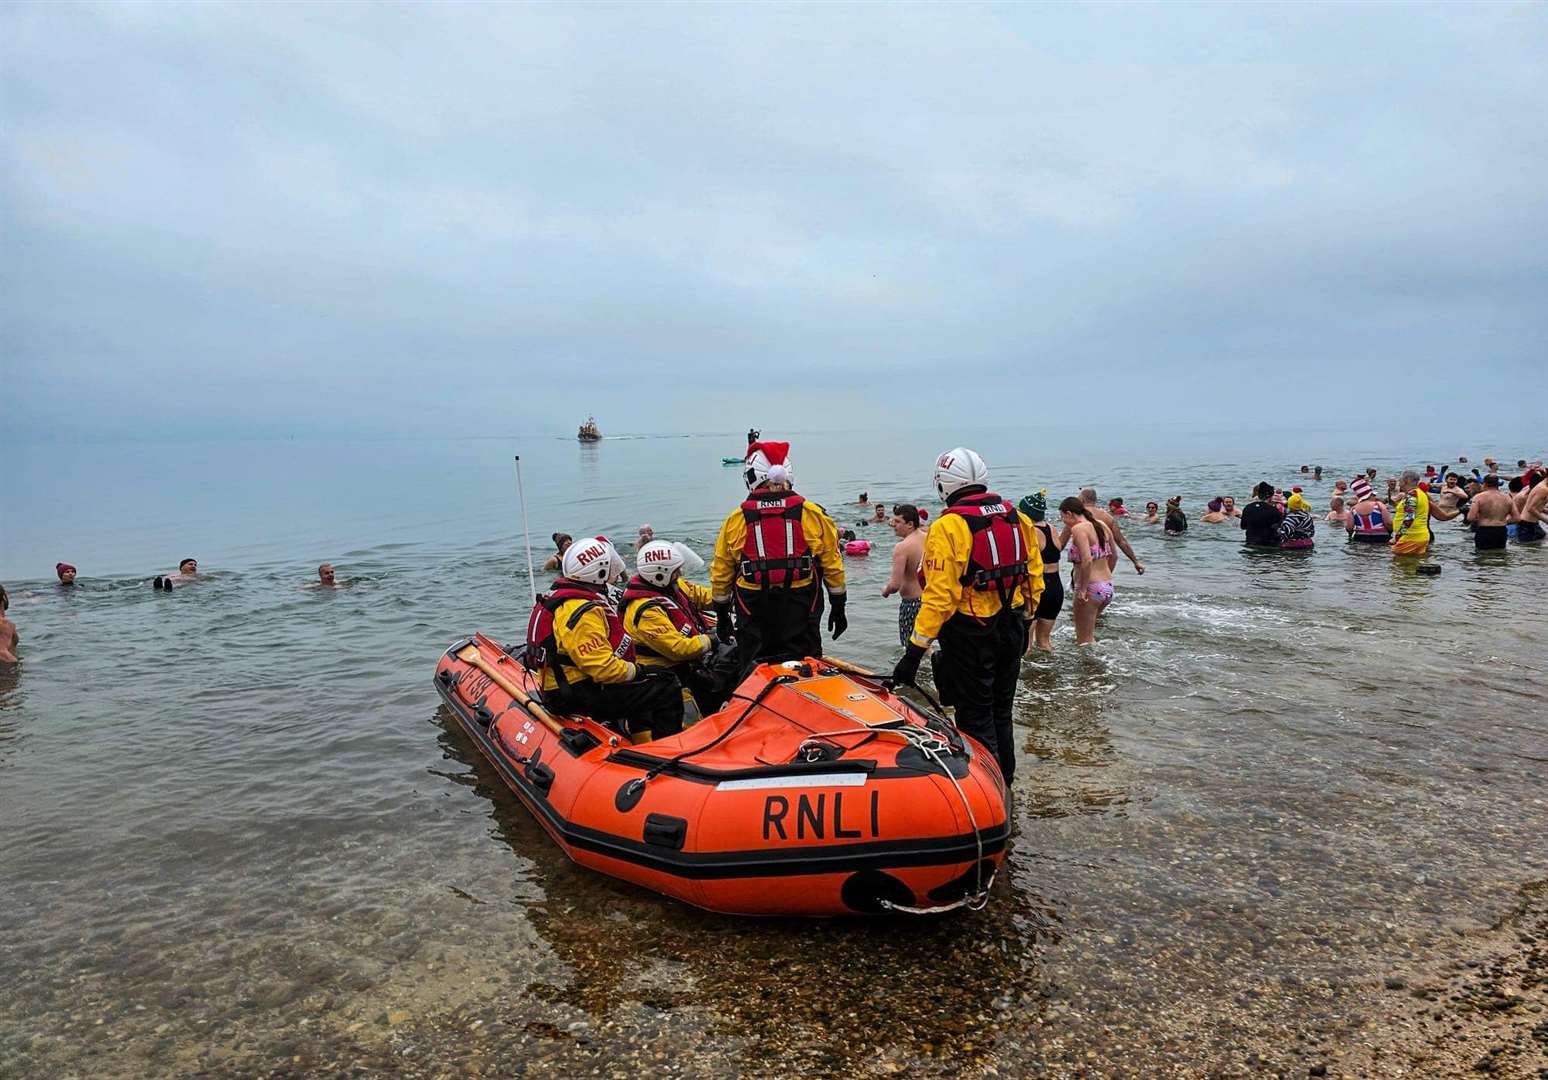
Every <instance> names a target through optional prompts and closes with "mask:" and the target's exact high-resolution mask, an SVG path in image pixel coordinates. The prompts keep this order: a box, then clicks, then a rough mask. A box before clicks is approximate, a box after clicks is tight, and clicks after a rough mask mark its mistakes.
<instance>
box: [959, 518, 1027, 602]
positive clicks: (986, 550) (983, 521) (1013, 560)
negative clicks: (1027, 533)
mask: <svg viewBox="0 0 1548 1080" xmlns="http://www.w3.org/2000/svg"><path fill="white" fill-rule="evenodd" d="M945 513H948V514H956V515H957V516H958V517H960V518H961V519H962V520H963V521H965V522H967V527H968V533H969V534H970V535H971V537H972V540H973V547H972V549H971V551H970V552H969V554H968V562H967V568H966V570H965V571H964V572H963V574H962V584H963V585H964V586H965V587H967V588H970V589H973V590H974V591H976V592H991V591H992V592H997V593H999V594H1000V599H1001V600H1005V601H1008V600H1009V598H1010V596H1011V595H1012V594H1013V593H1014V592H1015V591H1016V589H1017V588H1018V587H1019V586H1020V585H1021V583H1022V582H1024V581H1026V580H1027V546H1026V544H1025V543H1024V541H1023V537H1022V535H1021V521H1020V518H1019V515H1018V514H1017V513H1016V509H1015V508H1014V507H1013V506H1011V505H1010V504H1009V503H1007V502H1005V501H1004V500H1003V499H1001V498H1000V497H999V496H998V495H995V494H993V493H991V492H985V493H984V494H982V495H968V496H966V497H965V498H963V499H961V500H960V501H958V502H955V503H953V504H952V505H950V506H948V507H947V508H946V510H945Z"/></svg>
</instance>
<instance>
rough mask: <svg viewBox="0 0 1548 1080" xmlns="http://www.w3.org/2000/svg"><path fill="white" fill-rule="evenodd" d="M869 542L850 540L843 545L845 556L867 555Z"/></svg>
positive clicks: (869, 549) (869, 548)
mask: <svg viewBox="0 0 1548 1080" xmlns="http://www.w3.org/2000/svg"><path fill="white" fill-rule="evenodd" d="M870 553H871V542H870V541H869V540H850V541H849V542H847V543H846V544H845V545H844V554H846V555H869V554H870Z"/></svg>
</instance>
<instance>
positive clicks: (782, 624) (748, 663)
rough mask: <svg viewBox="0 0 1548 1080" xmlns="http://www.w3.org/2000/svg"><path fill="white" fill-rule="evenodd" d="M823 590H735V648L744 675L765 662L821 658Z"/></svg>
mask: <svg viewBox="0 0 1548 1080" xmlns="http://www.w3.org/2000/svg"><path fill="white" fill-rule="evenodd" d="M821 627H822V589H821V588H819V587H818V585H817V582H816V581H813V582H812V583H811V584H810V585H806V586H804V587H802V588H799V589H786V588H781V587H779V586H774V587H773V588H768V589H743V588H741V587H740V586H738V587H737V589H736V647H737V656H738V658H739V659H740V660H741V662H742V672H743V674H744V675H745V674H746V673H747V672H749V671H751V670H752V669H753V667H754V666H755V665H757V664H759V663H761V662H763V661H771V662H773V663H779V662H780V661H783V660H800V659H801V658H802V657H805V656H821V655H822V630H821Z"/></svg>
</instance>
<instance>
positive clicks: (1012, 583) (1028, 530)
mask: <svg viewBox="0 0 1548 1080" xmlns="http://www.w3.org/2000/svg"><path fill="white" fill-rule="evenodd" d="M988 484H989V469H988V467H987V466H986V465H985V464H984V460H983V458H981V457H979V456H978V455H977V454H976V453H974V452H973V451H971V450H968V449H965V448H963V447H960V446H959V447H957V448H956V449H955V450H949V451H947V452H946V453H944V454H942V455H941V456H940V458H938V459H937V460H936V463H935V490H936V492H937V493H938V494H939V495H940V497H941V499H942V500H943V501H944V502H945V503H946V509H945V511H944V512H942V514H941V517H940V520H939V521H937V522H936V523H935V524H934V525H932V526H931V527H930V531H929V533H928V534H927V535H926V536H925V553H924V574H925V588H924V596H923V597H922V598H921V605H920V608H919V615H918V616H917V617H916V618H915V620H914V635H913V637H911V638H910V639H909V642H908V647H907V649H906V651H905V652H904V653H903V659H902V660H899V661H898V666H897V668H896V669H895V670H894V671H893V673H892V678H893V681H894V682H897V683H905V684H906V683H912V682H913V681H914V677H915V676H916V675H917V674H918V673H919V662H920V661H921V660H923V659H924V655H925V652H926V651H927V650H928V649H929V648H930V642H931V641H938V642H939V643H940V646H941V651H940V655H939V656H937V657H936V659H935V685H936V688H937V689H938V690H939V691H940V693H941V701H942V702H943V703H944V704H947V705H955V706H956V709H957V726H958V727H959V728H961V729H962V730H963V731H965V732H967V733H968V734H969V735H971V736H973V738H975V739H977V740H978V741H979V742H981V743H982V744H983V745H984V746H985V747H986V748H987V749H988V750H989V751H990V752H991V753H993V754H994V756H995V759H996V760H997V761H998V762H999V763H1000V773H1001V775H1002V776H1004V777H1005V783H1006V784H1007V785H1008V784H1010V782H1011V778H1012V776H1013V775H1014V774H1015V771H1016V743H1015V733H1014V731H1013V729H1012V726H1011V711H1012V707H1013V706H1014V705H1015V701H1016V680H1017V678H1018V676H1019V675H1020V674H1021V654H1022V653H1023V652H1025V651H1026V648H1027V637H1028V627H1029V626H1030V624H1031V620H1032V618H1033V616H1034V614H1035V613H1036V611H1037V606H1038V601H1039V599H1040V598H1041V597H1042V593H1043V584H1044V583H1043V557H1042V554H1041V553H1040V552H1039V550H1038V549H1039V544H1038V540H1037V537H1036V536H1035V534H1034V532H1033V529H1032V523H1031V521H1029V520H1028V519H1027V518H1026V516H1025V515H1024V514H1022V513H1021V512H1020V511H1018V510H1017V509H1016V508H1015V507H1013V506H1011V505H1010V504H1008V503H1006V502H1005V501H1004V500H1002V499H1001V498H1000V497H999V496H998V495H996V494H994V493H992V492H990V491H989V488H988Z"/></svg>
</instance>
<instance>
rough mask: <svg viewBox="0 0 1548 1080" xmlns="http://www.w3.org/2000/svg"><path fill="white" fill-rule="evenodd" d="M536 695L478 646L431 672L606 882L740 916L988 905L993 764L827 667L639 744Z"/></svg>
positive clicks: (761, 684)
mask: <svg viewBox="0 0 1548 1080" xmlns="http://www.w3.org/2000/svg"><path fill="white" fill-rule="evenodd" d="M473 649H476V653H474V652H469V651H467V650H473ZM459 654H461V655H462V656H464V657H468V659H461V658H459ZM475 656H476V657H477V659H478V660H479V661H480V663H481V664H482V666H483V667H487V668H488V669H489V670H490V671H493V672H495V676H492V675H491V674H489V673H487V672H486V671H485V670H482V669H481V666H480V664H475V663H473V662H472V658H473V657H475ZM496 676H498V677H496ZM502 683H503V684H505V685H506V686H510V687H512V688H514V689H517V690H519V691H520V693H519V694H517V695H513V694H510V693H508V692H507V690H506V689H504V688H502V685H501V684H502ZM537 686H538V682H537V680H536V679H535V678H534V676H533V674H532V672H530V671H529V670H528V669H527V668H526V667H525V665H523V663H522V662H521V661H520V660H519V659H518V658H517V657H515V656H512V655H510V654H509V653H508V652H507V651H506V650H504V649H502V648H500V646H499V645H497V644H496V643H495V642H493V641H491V640H490V639H489V638H486V637H484V636H483V635H481V634H480V635H476V636H475V637H474V638H472V639H471V640H464V641H459V642H458V643H457V644H456V645H454V646H453V647H452V648H451V649H449V650H447V652H446V654H445V655H444V656H442V657H441V661H440V664H439V665H438V666H437V668H436V674H435V687H436V690H437V691H438V692H439V693H440V695H441V697H442V698H443V699H444V700H445V702H446V704H447V706H448V707H449V708H450V710H451V712H452V713H453V715H454V716H455V717H456V719H457V723H458V725H459V726H460V728H461V729H462V731H463V732H464V733H466V735H467V737H468V738H469V739H471V740H472V742H473V743H474V745H475V746H477V747H478V750H479V752H480V753H481V754H483V755H484V757H486V758H488V759H489V761H490V762H491V763H492V764H493V765H494V767H495V768H496V769H497V770H498V771H499V773H500V776H501V777H502V779H504V781H505V783H506V784H507V786H509V787H510V789H511V790H512V791H513V792H514V793H515V794H516V796H517V798H518V799H519V800H520V801H521V803H522V805H523V806H525V807H526V808H527V810H528V811H529V812H530V813H531V814H532V816H533V817H534V818H536V819H537V821H538V823H539V824H540V825H541V826H542V827H543V829H544V831H546V832H547V833H548V835H549V836H550V837H551V838H552V839H553V841H554V842H555V843H556V844H558V845H559V847H560V849H561V850H562V851H564V853H565V854H566V855H568V856H569V857H570V858H571V859H573V860H574V861H575V862H576V863H579V864H580V865H582V866H586V867H589V868H591V869H593V870H597V871H599V872H601V873H604V874H610V875H612V876H613V877H617V878H622V879H623V880H625V881H631V882H634V883H635V884H638V885H642V886H644V887H645V888H648V889H654V890H655V891H657V892H660V893H664V894H666V895H667V896H672V897H676V898H677V899H679V900H683V901H685V902H687V903H690V904H694V905H696V906H698V907H702V908H707V909H709V910H711V911H719V912H725V913H728V914H734V915H797V916H828V915H854V914H880V913H883V912H899V911H901V912H908V913H913V914H933V913H937V912H941V911H948V910H952V909H954V908H960V907H964V906H970V905H971V906H978V905H980V904H982V902H983V901H984V899H985V897H986V896H987V892H988V886H989V884H990V883H991V882H992V880H993V877H994V873H995V871H996V870H997V869H998V868H999V866H1000V864H1001V863H1002V862H1003V860H1004V858H1005V843H1006V838H1007V836H1008V835H1009V823H1008V821H1007V819H1006V812H1005V785H1004V782H1003V780H1002V779H1001V777H1000V772H999V768H998V766H997V765H996V763H995V760H994V755H993V754H990V753H989V752H987V751H986V750H984V748H983V747H982V746H980V745H979V744H978V743H976V742H975V741H973V739H971V738H970V737H968V736H965V735H963V734H961V733H960V732H958V731H957V730H956V729H955V728H954V727H952V726H951V725H949V724H947V723H946V722H945V721H943V720H941V719H939V718H937V717H935V716H932V715H930V714H927V713H925V712H923V711H921V710H920V709H918V708H917V707H915V706H914V705H912V704H911V703H909V702H907V701H904V700H903V699H901V698H899V697H897V696H896V695H894V694H892V693H891V692H890V691H888V690H886V689H884V688H883V687H882V686H881V684H880V683H877V682H873V681H871V680H870V679H869V678H868V677H866V676H864V675H863V674H862V673H859V672H855V671H853V670H851V669H847V668H841V667H839V666H835V665H834V663H833V662H830V661H827V660H816V659H810V658H808V659H806V660H802V661H799V662H791V663H787V664H777V665H776V664H761V665H759V666H758V667H757V668H756V669H754V671H753V672H752V674H751V675H749V676H748V677H747V678H746V680H745V681H743V683H742V684H741V686H740V687H739V688H738V690H737V696H736V697H734V698H733V699H732V701H731V704H730V705H728V706H727V707H726V708H725V709H723V710H721V711H720V712H718V713H715V714H714V715H712V716H710V717H708V718H706V719H704V720H702V721H700V722H699V723H698V724H695V725H694V726H693V727H691V728H689V729H688V730H687V731H685V732H683V733H682V734H681V735H674V736H671V737H670V738H664V739H657V740H656V741H654V742H648V743H645V744H642V745H639V746H634V745H631V744H630V742H629V740H628V739H626V738H624V737H622V736H620V735H618V734H617V733H616V732H614V731H613V730H611V729H610V728H607V727H605V726H603V725H602V724H599V723H597V722H595V721H593V720H591V719H590V718H588V717H584V716H550V715H549V713H548V712H547V711H546V710H544V709H543V708H542V707H541V706H538V705H537V704H535V697H536V694H537ZM524 699H525V700H524ZM550 723H552V726H550Z"/></svg>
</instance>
